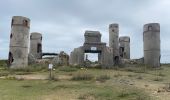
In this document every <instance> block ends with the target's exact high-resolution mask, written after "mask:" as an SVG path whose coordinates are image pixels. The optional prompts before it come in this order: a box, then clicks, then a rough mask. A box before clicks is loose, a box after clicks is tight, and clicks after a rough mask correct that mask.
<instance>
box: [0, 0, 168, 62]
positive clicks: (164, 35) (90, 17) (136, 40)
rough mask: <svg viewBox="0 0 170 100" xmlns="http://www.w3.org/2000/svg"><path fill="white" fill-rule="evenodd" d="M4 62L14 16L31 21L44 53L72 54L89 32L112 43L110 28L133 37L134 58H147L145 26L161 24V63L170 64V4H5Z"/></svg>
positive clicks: (144, 0) (1, 19) (28, 0)
mask: <svg viewBox="0 0 170 100" xmlns="http://www.w3.org/2000/svg"><path fill="white" fill-rule="evenodd" d="M0 12H1V13H0V59H7V57H8V52H9V36H10V31H11V27H10V24H11V19H12V16H25V17H28V18H30V20H31V26H30V33H31V32H40V33H42V35H43V52H57V53H59V52H60V51H65V52H66V53H68V54H70V52H71V51H72V50H73V49H74V48H76V47H79V46H81V45H83V43H84V32H85V30H94V31H100V33H101V34H102V42H106V43H107V45H108V42H109V32H108V27H109V24H112V23H118V24H119V36H130V38H131V43H130V47H131V48H130V50H131V51H130V52H131V58H132V59H137V58H141V57H143V25H144V24H147V23H160V27H161V32H160V35H161V62H163V63H170V46H169V44H170V40H169V37H170V34H169V33H170V28H169V26H170V0H2V1H1V2H0Z"/></svg>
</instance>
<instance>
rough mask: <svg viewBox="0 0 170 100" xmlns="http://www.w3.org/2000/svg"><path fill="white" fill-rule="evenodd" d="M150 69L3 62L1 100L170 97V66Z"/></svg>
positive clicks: (164, 99) (156, 99)
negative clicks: (19, 65)
mask: <svg viewBox="0 0 170 100" xmlns="http://www.w3.org/2000/svg"><path fill="white" fill-rule="evenodd" d="M161 67H162V68H161V69H148V68H147V67H146V66H144V65H129V66H128V67H127V66H126V67H125V66H124V67H123V68H117V69H99V68H80V67H70V66H63V67H57V66H56V67H55V70H53V71H52V77H51V79H49V71H48V69H47V64H44V65H32V66H29V67H28V68H25V69H17V70H10V69H8V68H7V67H6V64H5V61H0V100H169V98H170V65H162V66H161Z"/></svg>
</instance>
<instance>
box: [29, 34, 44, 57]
mask: <svg viewBox="0 0 170 100" xmlns="http://www.w3.org/2000/svg"><path fill="white" fill-rule="evenodd" d="M30 54H32V55H33V56H34V58H36V59H41V58H42V34H41V33H38V32H33V33H31V35H30Z"/></svg>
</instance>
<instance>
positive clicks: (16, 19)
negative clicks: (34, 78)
mask: <svg viewBox="0 0 170 100" xmlns="http://www.w3.org/2000/svg"><path fill="white" fill-rule="evenodd" d="M29 30H30V19H28V18H26V17H22V16H13V17H12V22H11V34H10V46H9V57H8V64H9V66H10V67H11V68H21V67H26V66H27V65H28V43H29Z"/></svg>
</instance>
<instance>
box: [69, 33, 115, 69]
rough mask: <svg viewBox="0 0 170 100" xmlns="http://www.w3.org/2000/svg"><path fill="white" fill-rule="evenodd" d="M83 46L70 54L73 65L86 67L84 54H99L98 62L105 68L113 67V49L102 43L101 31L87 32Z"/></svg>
mask: <svg viewBox="0 0 170 100" xmlns="http://www.w3.org/2000/svg"><path fill="white" fill-rule="evenodd" d="M84 37H85V42H84V44H83V46H80V47H79V48H75V49H74V50H73V51H72V52H71V54H70V64H71V65H81V66H84V53H98V61H99V63H100V64H101V65H102V67H103V68H109V67H111V66H113V60H112V59H113V49H112V48H109V47H107V46H106V43H104V42H101V34H100V32H99V31H85V34H84Z"/></svg>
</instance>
